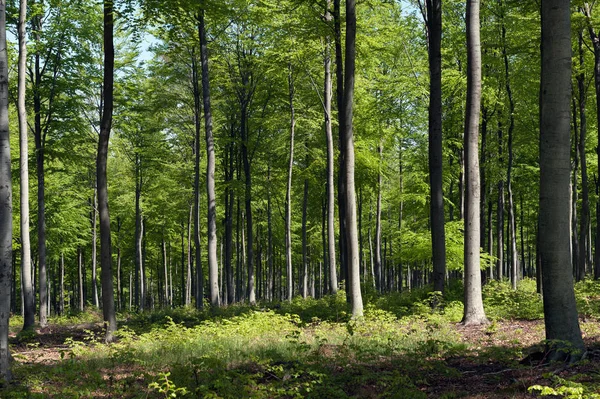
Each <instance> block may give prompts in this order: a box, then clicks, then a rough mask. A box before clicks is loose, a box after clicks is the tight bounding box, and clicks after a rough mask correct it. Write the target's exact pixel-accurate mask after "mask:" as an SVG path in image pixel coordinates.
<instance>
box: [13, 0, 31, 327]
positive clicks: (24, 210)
mask: <svg viewBox="0 0 600 399" xmlns="http://www.w3.org/2000/svg"><path fill="white" fill-rule="evenodd" d="M26 20H27V0H21V1H20V5H19V86H18V97H17V107H18V113H19V148H20V152H19V169H20V171H19V173H20V194H21V279H22V282H21V287H22V289H23V313H24V315H23V316H24V317H23V330H27V329H29V328H31V327H33V324H34V323H35V296H34V292H33V283H32V279H31V241H30V237H29V144H28V137H27V132H28V127H27V109H26V107H25V96H26V83H27V82H26V80H27V39H26V25H25V23H26Z"/></svg>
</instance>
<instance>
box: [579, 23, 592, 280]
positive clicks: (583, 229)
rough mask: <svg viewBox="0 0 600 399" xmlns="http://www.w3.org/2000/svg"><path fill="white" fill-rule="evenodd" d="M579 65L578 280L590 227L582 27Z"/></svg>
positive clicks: (582, 273) (582, 269)
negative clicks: (579, 207)
mask: <svg viewBox="0 0 600 399" xmlns="http://www.w3.org/2000/svg"><path fill="white" fill-rule="evenodd" d="M579 66H580V68H581V73H579V74H578V75H577V88H578V91H579V148H578V150H579V161H580V164H581V222H580V224H579V245H580V248H579V264H578V273H577V276H578V280H582V279H584V278H585V272H586V268H587V259H588V256H587V254H588V236H587V235H588V231H589V228H590V225H589V223H590V198H589V195H590V194H589V188H588V175H587V160H586V154H585V145H586V136H587V118H586V113H585V105H586V87H585V73H584V72H583V71H584V68H585V65H584V53H583V29H581V30H580V31H579Z"/></svg>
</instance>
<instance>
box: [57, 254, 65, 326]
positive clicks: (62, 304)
mask: <svg viewBox="0 0 600 399" xmlns="http://www.w3.org/2000/svg"><path fill="white" fill-rule="evenodd" d="M59 273H60V290H59V294H58V295H59V300H58V301H59V302H58V314H59V315H61V316H62V315H63V314H65V254H64V253H63V252H62V251H61V253H60V272H59Z"/></svg>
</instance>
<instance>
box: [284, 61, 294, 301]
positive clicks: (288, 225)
mask: <svg viewBox="0 0 600 399" xmlns="http://www.w3.org/2000/svg"><path fill="white" fill-rule="evenodd" d="M288 99H289V102H290V104H289V107H290V155H289V163H288V181H287V191H286V194H285V264H286V272H287V274H286V275H287V286H288V288H287V300H288V301H289V302H291V301H292V298H293V295H294V289H293V278H292V170H293V166H294V134H295V130H296V112H295V109H294V77H293V70H292V65H291V64H289V65H288Z"/></svg>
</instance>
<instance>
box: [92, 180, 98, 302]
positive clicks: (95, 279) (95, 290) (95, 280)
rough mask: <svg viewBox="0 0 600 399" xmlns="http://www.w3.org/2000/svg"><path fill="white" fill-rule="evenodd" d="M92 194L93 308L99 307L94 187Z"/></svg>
mask: <svg viewBox="0 0 600 399" xmlns="http://www.w3.org/2000/svg"><path fill="white" fill-rule="evenodd" d="M93 192H94V194H93V196H92V201H91V203H92V204H91V205H92V212H91V214H90V219H91V220H90V221H91V224H92V300H93V301H94V307H96V308H99V307H100V301H99V300H98V276H97V274H96V268H97V243H98V237H97V231H98V227H97V221H98V216H97V213H98V203H97V188H96V187H94V191H93Z"/></svg>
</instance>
